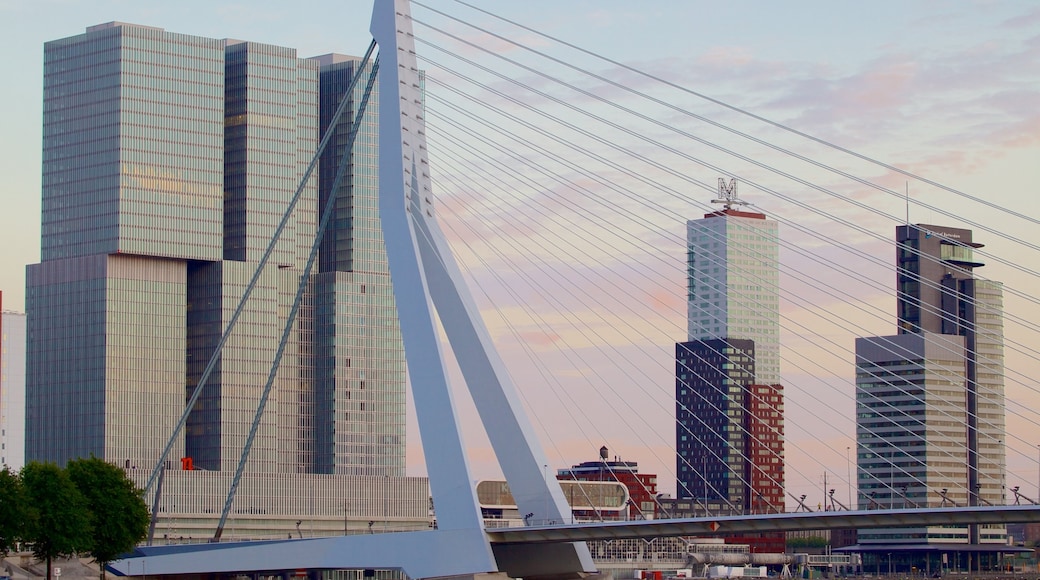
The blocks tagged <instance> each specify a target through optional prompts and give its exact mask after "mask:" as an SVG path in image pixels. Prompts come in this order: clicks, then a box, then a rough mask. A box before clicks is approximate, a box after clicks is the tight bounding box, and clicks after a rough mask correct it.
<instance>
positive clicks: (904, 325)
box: [856, 224, 1007, 569]
mask: <svg viewBox="0 0 1040 580" xmlns="http://www.w3.org/2000/svg"><path fill="white" fill-rule="evenodd" d="M896 241H897V249H896V267H897V268H896V276H897V278H896V284H897V316H898V334H896V335H892V336H876V337H868V338H859V339H857V340H856V417H857V419H856V438H857V450H858V451H857V466H858V468H857V474H858V487H859V507H860V508H862V509H869V508H871V507H881V508H899V507H917V506H920V507H924V506H933V507H935V506H941V505H960V506H971V505H985V504H995V505H1003V504H1005V503H1006V487H1005V486H1006V482H1005V472H1006V466H1005V458H1004V437H1005V436H1004V366H1003V351H1004V346H1003V305H1002V289H1001V285H1000V284H999V283H997V282H993V281H989V280H981V279H977V278H975V277H974V274H973V272H974V270H975V269H976V268H979V267H981V266H982V265H983V264H982V263H980V262H977V261H976V260H975V259H974V256H973V250H974V249H976V248H979V247H982V246H981V244H978V243H975V242H973V241H972V232H971V231H970V230H964V229H958V228H950V227H944V226H935V225H925V224H916V225H905V226H898V227H897V228H896ZM1006 542H1007V532H1006V529H1005V528H1004V526H987V525H979V526H962V527H937V528H915V529H907V528H898V529H879V530H861V531H860V533H859V543H860V547H861V548H863V549H864V550H866V551H868V559H869V557H870V556H869V550H870V549H871V546H875V547H877V546H883V548H879V549H885V550H894V551H897V555H898V556H899V557H900V564H901V565H902V568H900V569H904V568H909V567H910V566H915V565H916V566H919V567H921V568H924V567H927V566H930V567H931V568H932V569H935V568H936V565H935V563H933V562H931V559H932V558H933V556H931V555H929V554H933V553H935V548H936V546H937V545H939V546H940V547H941V545H943V544H948V545H950V546H951V547H952V548H956V550H955V555H953V556H951V557H955V558H960V561H959V562H957V564H956V566H957V567H960V568H964V567H966V566H970V565H971V564H970V563H971V561H974V562H975V565H978V563H979V562H980V561H982V560H985V559H986V558H994V557H995V556H994V555H993V553H992V549H993V548H994V547H995V546H999V545H1003V544H1006ZM893 546H894V548H892V547H893ZM878 557H880V556H878ZM866 564H867V563H866V562H865V565H866ZM950 565H951V566H953V565H954V564H950Z"/></svg>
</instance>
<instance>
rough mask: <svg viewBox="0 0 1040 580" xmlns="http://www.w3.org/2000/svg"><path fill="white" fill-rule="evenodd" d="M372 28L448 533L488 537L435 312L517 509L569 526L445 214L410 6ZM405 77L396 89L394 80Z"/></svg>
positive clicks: (417, 365)
mask: <svg viewBox="0 0 1040 580" xmlns="http://www.w3.org/2000/svg"><path fill="white" fill-rule="evenodd" d="M371 31H372V36H373V38H375V40H376V43H377V44H378V45H379V54H380V59H381V61H382V63H383V64H382V66H383V67H384V68H383V69H382V70H383V71H386V73H385V74H386V76H383V77H382V78H381V79H380V81H381V84H380V93H379V106H380V124H379V159H380V164H379V182H380V206H379V211H380V216H381V219H382V221H383V232H384V234H385V237H386V248H387V258H388V261H389V264H390V275H391V278H392V279H393V283H394V293H395V296H396V298H397V303H398V310H399V316H400V319H401V333H402V336H403V337H404V347H405V356H406V359H407V363H408V374H409V378H410V383H411V387H412V394H413V397H414V398H415V403H416V412H417V416H418V421H419V429H420V434H421V437H422V442H423V448H424V449H425V450H426V464H427V470H428V472H429V477H430V487H431V490H432V493H433V497H434V505H435V506H436V508H437V523H438V526H439V527H440V528H441V529H456V528H462V529H469V528H472V527H474V526H475V527H477V528H479V529H481V530H483V521H482V519H481V517H480V507H479V503H478V502H477V499H476V493H475V490H474V488H473V485H472V483H471V479H470V476H469V468H468V466H467V464H466V459H465V450H464V448H463V444H462V438H461V433H460V430H459V424H458V421H457V418H456V416H455V410H454V409H455V408H454V405H453V404H452V400H451V392H450V388H449V385H448V381H447V375H446V370H445V365H444V359H443V354H442V352H441V350H440V346H439V343H438V340H437V335H436V330H435V329H436V325H435V322H436V321H435V319H434V312H436V314H437V315H438V316H439V320H440V323H441V325H442V326H443V328H444V331H445V334H446V335H447V337H448V341H449V343H450V345H451V349H452V351H453V352H454V353H455V357H456V360H457V362H458V364H459V368H460V369H461V370H462V373H463V377H464V379H465V382H466V385H467V387H468V388H469V392H470V394H471V396H472V398H473V401H474V403H475V405H476V408H477V411H478V413H479V414H480V418H481V421H482V423H483V424H484V428H485V430H486V431H487V434H488V438H489V439H490V441H491V444H492V447H493V448H494V450H495V454H496V456H497V457H498V459H499V463H500V465H501V467H502V470H503V472H504V474H505V476H506V481H507V482H508V483H509V487H510V490H511V492H512V494H513V497H514V499H515V500H516V505H517V507H518V508H519V509H520V510H521V513H530V514H533V515H532V518H533V520H534V521H541V522H554V521H555V522H558V523H563V522H564V521H566V520H568V519H569V516H570V508H569V506H568V505H567V502H566V499H565V498H564V495H563V491H562V489H561V488H560V485H559V483H558V482H557V481H556V478H555V477H550V476H548V474H547V471H546V466H547V465H548V461H547V459H546V458H545V456H544V453H543V452H542V450H541V447H540V445H539V443H538V442H537V440H536V437H535V435H534V431H533V429H532V427H531V424H530V422H529V421H528V419H527V417H526V415H525V413H524V410H523V407H522V405H521V404H520V400H519V397H518V396H517V391H516V388H515V386H514V385H513V383H512V382H511V380H510V378H509V375H508V373H507V372H506V369H505V365H504V364H503V362H502V360H501V358H500V357H499V355H498V352H497V350H496V349H495V346H494V343H493V342H492V340H491V336H490V334H489V333H488V331H487V328H486V327H485V326H484V323H483V321H482V319H481V317H480V313H479V311H478V309H477V307H476V303H475V302H474V300H473V298H472V296H471V295H470V293H469V290H468V288H467V287H466V283H465V280H464V279H463V277H462V274H461V271H460V270H459V268H458V265H457V263H456V262H455V258H454V256H453V255H452V253H451V249H450V247H449V246H448V243H447V241H446V239H445V237H444V234H443V233H442V232H441V229H440V227H439V225H438V224H437V221H436V219H435V208H434V197H433V192H432V190H431V186H430V165H429V158H428V151H427V148H426V132H425V121H424V119H423V99H422V92H421V91H422V89H421V87H422V84H421V79H420V72H419V68H418V64H417V61H416V56H415V41H414V39H413V37H412V22H411V14H410V5H409V2H408V0H392V1H391V0H377V1H376V5H375V8H374V12H373V16H372V29H371ZM381 74H383V73H381ZM395 76H396V82H390V81H391V79H394V77H395ZM431 306H432V308H431ZM445 508H447V509H446V511H445ZM442 514H443V515H442ZM489 545H490V544H489ZM493 552H494V555H495V557H496V560H497V563H498V565H499V567H500V568H501V569H502V571H508V572H509V573H510V575H514V576H516V575H522V576H525V577H530V576H538V575H554V576H556V575H560V574H566V573H575V574H578V573H581V572H591V571H593V570H594V566H593V564H592V559H591V556H590V555H589V552H588V549H587V547H586V546H585V545H584V544H581V543H579V544H557V545H542V546H524V547H520V546H512V547H510V546H496V547H495V548H494V549H493ZM536 563H541V565H542V566H545V569H541V570H530V569H528V570H526V571H524V572H523V573H519V569H518V568H519V567H520V566H524V567H525V568H528V567H530V566H531V565H532V564H536Z"/></svg>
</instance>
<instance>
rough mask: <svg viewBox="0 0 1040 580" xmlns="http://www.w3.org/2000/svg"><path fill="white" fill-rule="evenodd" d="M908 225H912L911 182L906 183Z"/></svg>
mask: <svg viewBox="0 0 1040 580" xmlns="http://www.w3.org/2000/svg"><path fill="white" fill-rule="evenodd" d="M906 225H910V182H909V181H907V182H906Z"/></svg>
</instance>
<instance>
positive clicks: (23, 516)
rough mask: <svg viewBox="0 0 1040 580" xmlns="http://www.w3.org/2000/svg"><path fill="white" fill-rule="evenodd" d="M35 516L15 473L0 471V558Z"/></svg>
mask: <svg viewBox="0 0 1040 580" xmlns="http://www.w3.org/2000/svg"><path fill="white" fill-rule="evenodd" d="M33 517H35V514H34V512H33V510H32V508H31V507H30V504H29V498H28V497H26V495H25V488H24V487H23V486H22V480H21V478H20V477H19V476H18V474H17V473H14V472H12V471H11V470H10V469H9V468H7V467H4V469H3V471H0V558H3V557H4V556H7V553H8V552H9V551H10V550H11V548H13V547H14V545H15V542H18V541H19V540H21V539H22V538H23V537H24V536H25V532H26V524H27V523H28V522H29V521H30V520H32V519H33Z"/></svg>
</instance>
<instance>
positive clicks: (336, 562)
mask: <svg viewBox="0 0 1040 580" xmlns="http://www.w3.org/2000/svg"><path fill="white" fill-rule="evenodd" d="M371 32H372V36H373V38H374V39H375V41H376V43H377V44H378V46H379V63H380V64H379V73H378V74H379V115H380V118H379V184H380V193H379V195H380V201H379V212H380V217H381V220H382V226H383V233H384V239H385V244H386V252H387V258H388V262H389V266H390V275H391V279H392V280H393V286H394V295H395V298H396V303H397V308H398V314H399V317H400V324H401V334H402V337H403V340H404V349H405V358H406V361H407V366H408V377H409V384H410V386H411V389H412V395H413V399H414V401H415V406H416V416H417V418H418V423H419V431H420V437H421V439H422V443H423V449H424V450H425V454H426V465H427V471H428V475H429V481H430V489H431V493H432V495H433V500H434V506H435V509H436V515H437V529H434V530H428V531H419V532H400V533H386V534H373V535H355V536H344V537H332V538H313V539H297V540H292V539H289V540H279V541H267V542H240V543H232V544H204V545H182V546H156V547H143V548H140V549H139V550H138V551H137V553H136V554H134V555H133V557H129V558H126V559H123V560H120V561H118V562H116V563H114V564H113V565H112V566H111V567H110V568H111V569H112V570H113V571H114V572H115V573H117V574H121V575H127V576H137V575H150V576H153V575H185V574H190V575H197V574H212V573H217V574H219V573H250V572H277V571H284V570H298V569H312V570H313V569H333V570H335V569H398V570H401V571H403V572H404V573H405V574H407V575H408V576H409V577H411V578H434V577H451V576H475V575H484V574H504V575H508V576H511V577H524V578H552V579H554V580H556V579H566V578H578V577H581V576H583V575H585V574H587V573H592V572H594V571H595V566H594V564H593V562H592V557H591V555H590V554H589V550H588V548H587V546H586V545H585V543H584V542H566V541H564V542H562V543H527V544H525V543H512V542H496V543H493V542H492V541H491V538H490V536H489V534H488V532H487V531H486V530H485V529H484V522H483V518H482V517H481V511H480V505H479V501H478V499H477V495H476V489H475V486H474V483H473V480H472V478H471V476H470V471H469V466H468V462H467V460H466V454H465V447H464V445H463V441H462V434H461V429H460V424H459V420H458V416H457V414H456V409H455V405H454V401H453V398H452V393H451V388H450V385H449V383H448V378H447V373H446V365H445V359H444V352H443V350H442V347H441V344H440V341H439V338H438V334H437V323H438V321H439V322H440V325H441V327H442V328H443V329H444V331H445V334H446V335H447V337H448V341H449V344H450V347H451V350H452V352H453V353H454V354H455V358H456V360H457V362H458V365H459V368H460V369H461V370H462V373H463V377H464V379H465V382H466V385H467V387H468V388H469V392H470V394H471V396H472V398H473V401H474V403H475V406H476V408H477V411H478V413H479V415H480V418H481V421H482V423H483V424H484V427H485V430H486V431H487V434H488V438H489V440H490V441H491V444H492V446H493V448H494V450H495V454H496V456H497V457H498V460H499V464H500V465H501V467H502V470H503V472H504V474H505V476H506V480H507V482H508V483H509V487H510V490H511V492H512V494H513V496H514V498H515V500H516V505H517V507H518V508H519V509H520V510H522V512H521V513H528V514H531V517H530V519H531V521H532V522H538V523H558V524H562V523H564V522H567V521H569V519H570V515H571V512H570V507H569V506H568V504H567V501H566V499H565V498H564V494H563V491H562V489H561V487H560V485H559V482H558V481H557V480H556V478H555V477H553V476H552V475H551V472H549V471H548V469H547V468H548V460H547V458H546V457H545V455H544V453H543V451H542V450H541V447H540V445H539V443H538V442H537V440H536V437H535V434H534V430H533V428H532V426H531V424H530V422H529V420H528V419H527V417H526V415H525V413H524V410H523V407H522V405H521V403H520V399H519V397H518V395H517V391H516V387H515V386H514V385H513V383H512V382H511V380H510V378H509V376H508V373H507V372H506V370H505V365H504V364H503V362H502V360H501V358H500V357H499V355H498V353H497V351H496V350H495V347H494V343H493V342H492V340H491V336H490V334H489V333H488V331H487V328H486V327H485V326H484V323H483V321H482V319H481V318H480V314H479V311H478V309H477V307H476V303H475V302H474V300H473V298H472V296H471V295H470V293H469V290H468V289H467V287H466V285H465V281H464V279H463V277H462V274H461V271H460V270H459V267H458V265H457V263H456V261H455V258H454V256H453V255H452V253H451V249H450V247H449V246H448V244H447V241H446V239H445V237H444V235H443V233H442V232H441V229H440V227H439V226H438V224H437V222H436V220H435V218H434V203H433V195H432V191H431V187H430V166H429V159H428V156H427V148H426V134H425V122H424V119H423V99H422V89H421V82H420V72H419V69H418V64H417V60H416V55H415V42H414V39H413V37H412V21H411V13H410V3H409V2H408V0H375V3H374V7H373V12H372V25H371Z"/></svg>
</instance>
